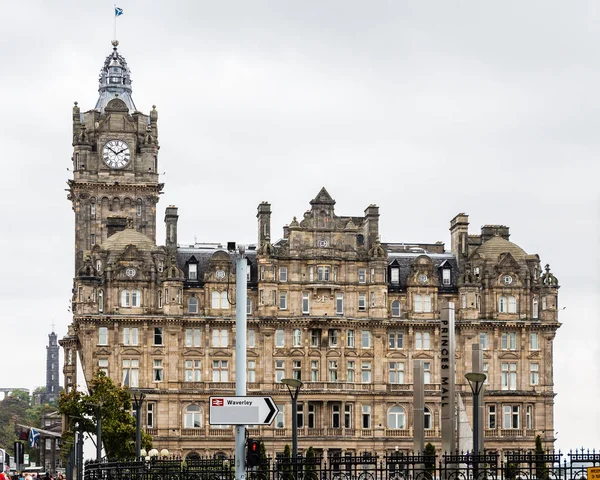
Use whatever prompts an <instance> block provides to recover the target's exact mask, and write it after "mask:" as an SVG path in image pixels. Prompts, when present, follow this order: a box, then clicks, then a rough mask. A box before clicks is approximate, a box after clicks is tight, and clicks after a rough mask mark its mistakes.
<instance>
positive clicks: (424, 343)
mask: <svg viewBox="0 0 600 480" xmlns="http://www.w3.org/2000/svg"><path fill="white" fill-rule="evenodd" d="M415 348H416V349H417V350H429V349H430V336H429V332H416V333H415Z"/></svg>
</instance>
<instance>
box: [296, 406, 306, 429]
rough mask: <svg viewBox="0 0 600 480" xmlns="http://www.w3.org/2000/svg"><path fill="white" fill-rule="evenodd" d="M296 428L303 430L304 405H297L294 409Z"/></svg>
mask: <svg viewBox="0 0 600 480" xmlns="http://www.w3.org/2000/svg"><path fill="white" fill-rule="evenodd" d="M296 426H297V427H298V428H304V403H299V404H298V405H297V407H296Z"/></svg>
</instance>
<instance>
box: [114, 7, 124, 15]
mask: <svg viewBox="0 0 600 480" xmlns="http://www.w3.org/2000/svg"><path fill="white" fill-rule="evenodd" d="M121 15H123V9H122V8H119V7H117V6H116V5H115V17H120V16H121Z"/></svg>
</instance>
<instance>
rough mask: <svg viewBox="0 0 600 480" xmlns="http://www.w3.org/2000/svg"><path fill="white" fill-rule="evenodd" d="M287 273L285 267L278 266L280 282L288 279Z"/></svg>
mask: <svg viewBox="0 0 600 480" xmlns="http://www.w3.org/2000/svg"><path fill="white" fill-rule="evenodd" d="M287 273H288V271H287V267H279V281H280V282H287V280H288V275H287Z"/></svg>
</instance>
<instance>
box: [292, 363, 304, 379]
mask: <svg viewBox="0 0 600 480" xmlns="http://www.w3.org/2000/svg"><path fill="white" fill-rule="evenodd" d="M292 378H293V379H295V380H302V360H292Z"/></svg>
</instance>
